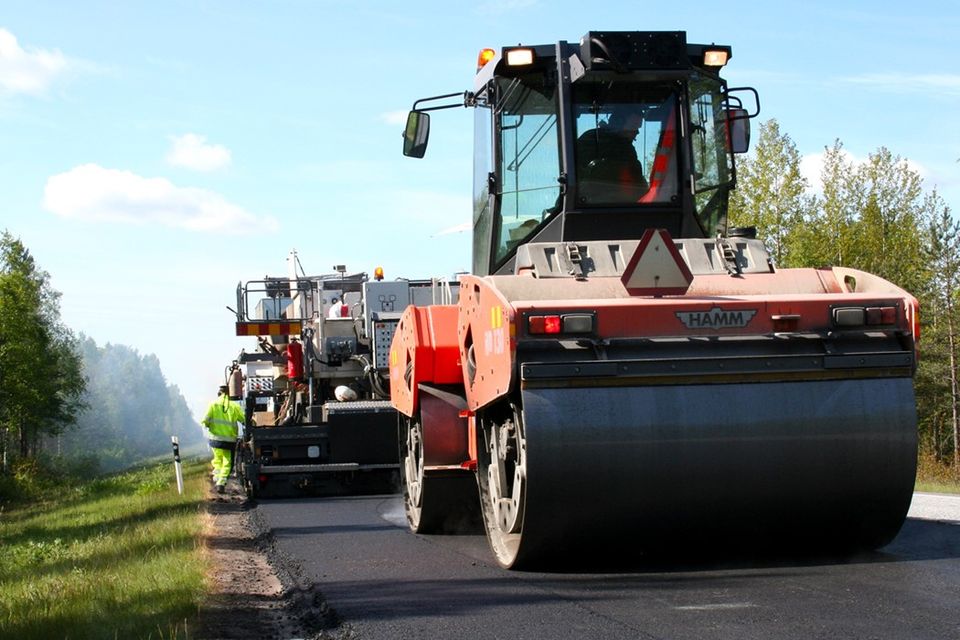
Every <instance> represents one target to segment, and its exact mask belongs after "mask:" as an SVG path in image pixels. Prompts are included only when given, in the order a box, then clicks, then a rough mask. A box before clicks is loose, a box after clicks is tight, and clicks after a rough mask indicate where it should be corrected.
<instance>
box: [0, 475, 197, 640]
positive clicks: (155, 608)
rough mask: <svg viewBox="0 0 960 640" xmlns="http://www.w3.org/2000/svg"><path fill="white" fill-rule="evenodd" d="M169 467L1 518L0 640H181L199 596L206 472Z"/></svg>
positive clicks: (100, 482) (107, 480) (87, 486)
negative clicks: (178, 477) (180, 488)
mask: <svg viewBox="0 0 960 640" xmlns="http://www.w3.org/2000/svg"><path fill="white" fill-rule="evenodd" d="M173 475H174V474H173V465H172V464H170V463H169V462H168V463H166V464H162V465H153V466H148V467H144V468H141V469H139V470H136V471H130V472H127V473H122V474H117V475H113V476H107V477H102V478H98V479H95V480H92V481H89V482H86V483H83V484H80V485H78V486H75V487H69V488H64V489H63V490H61V491H60V492H59V493H58V494H48V495H46V496H45V500H44V501H43V502H41V503H36V504H33V505H30V506H23V507H18V508H15V509H12V510H9V511H7V512H3V511H2V510H0V550H2V553H0V638H17V639H18V640H32V639H36V640H40V639H43V640H48V639H53V638H64V639H67V638H69V639H70V640H74V639H77V638H104V639H107V638H109V639H110V640H113V639H115V638H143V639H164V640H166V639H175V638H176V639H180V640H189V638H190V636H191V634H190V627H191V626H192V624H193V621H194V620H195V618H196V614H197V606H198V604H199V602H200V600H201V598H202V597H203V593H204V572H205V568H206V565H205V563H206V556H205V552H204V548H203V546H202V543H201V533H202V527H203V518H202V513H203V509H202V504H203V501H204V498H205V493H206V490H207V488H206V479H207V474H206V465H205V463H203V462H199V461H197V462H189V463H186V464H185V465H184V495H182V496H180V495H178V494H177V487H176V481H175V479H174V477H173Z"/></svg>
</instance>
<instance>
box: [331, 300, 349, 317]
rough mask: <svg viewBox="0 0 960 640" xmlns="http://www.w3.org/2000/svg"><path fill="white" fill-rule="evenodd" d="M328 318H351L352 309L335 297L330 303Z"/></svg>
mask: <svg viewBox="0 0 960 640" xmlns="http://www.w3.org/2000/svg"><path fill="white" fill-rule="evenodd" d="M327 317H328V318H331V319H334V320H335V319H337V318H348V317H350V308H349V307H348V306H347V303H346V302H340V299H339V298H337V297H336V296H334V298H333V300H331V301H330V310H329V311H327Z"/></svg>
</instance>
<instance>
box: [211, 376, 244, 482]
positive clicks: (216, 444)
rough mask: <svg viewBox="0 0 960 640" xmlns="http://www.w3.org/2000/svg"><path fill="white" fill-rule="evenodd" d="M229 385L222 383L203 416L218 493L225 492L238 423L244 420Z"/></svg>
mask: <svg viewBox="0 0 960 640" xmlns="http://www.w3.org/2000/svg"><path fill="white" fill-rule="evenodd" d="M228 391H229V388H228V387H227V385H225V384H224V385H220V389H219V395H218V397H217V399H216V400H214V401H213V402H212V403H211V404H210V408H209V409H207V415H206V416H205V417H204V418H203V421H202V422H203V426H204V427H205V429H206V432H207V440H208V442H209V444H210V449H211V450H212V451H213V459H212V460H211V462H210V463H211V465H212V466H213V481H214V484H216V486H217V493H223V492H224V491H226V488H227V476H229V475H230V469H231V464H232V462H233V448H234V446H235V445H236V443H237V423H238V422H243V411H242V410H241V409H240V407H239V406H238V405H237V404H235V403H234V402H232V401H231V400H230V396H229V394H228Z"/></svg>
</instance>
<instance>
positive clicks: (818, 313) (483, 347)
mask: <svg viewBox="0 0 960 640" xmlns="http://www.w3.org/2000/svg"><path fill="white" fill-rule="evenodd" d="M730 57H731V48H730V47H727V46H717V45H713V44H710V45H702V44H691V43H688V42H687V41H686V35H685V33H684V32H589V33H587V34H586V35H585V36H584V37H583V38H582V39H581V40H580V41H579V42H578V43H570V42H565V41H560V42H557V43H554V44H549V45H537V46H510V47H503V48H501V49H499V50H485V51H484V52H482V53H481V57H480V60H479V63H478V67H479V68H478V71H477V74H476V78H475V81H474V86H473V89H472V90H470V91H467V92H465V93H462V94H460V93H457V94H447V95H444V96H436V97H433V98H425V99H423V100H418V101H417V102H416V103H415V104H414V107H413V110H412V111H411V113H410V116H409V118H408V121H407V126H406V129H405V135H404V153H405V154H406V155H408V156H413V157H422V156H423V155H424V152H425V149H426V145H427V140H428V133H429V119H430V112H432V111H434V110H437V109H445V108H451V107H463V106H466V107H470V108H472V109H473V110H474V113H475V133H476V135H475V145H476V148H475V158H474V168H475V170H474V174H475V180H474V197H473V202H474V211H473V271H472V275H465V276H461V278H460V299H459V302H458V303H457V304H455V305H430V306H411V307H408V308H407V309H406V311H405V312H404V314H403V316H402V317H401V319H400V324H399V327H398V329H397V332H396V334H395V336H394V339H393V342H392V345H391V349H390V386H391V394H392V400H391V401H392V403H393V406H394V407H396V409H397V411H398V412H399V414H400V432H401V433H400V459H401V468H402V479H403V494H404V501H405V505H406V513H407V519H408V522H409V525H410V528H411V529H412V530H413V531H415V532H419V533H431V532H440V531H445V530H449V529H450V528H451V527H452V526H453V524H454V523H455V522H457V521H460V520H461V519H462V518H463V517H464V515H465V513H467V514H468V513H469V511H470V510H471V509H478V510H479V511H480V512H481V513H482V517H483V522H484V528H485V530H486V534H487V537H488V539H489V542H490V546H491V548H492V550H493V553H494V555H495V557H496V559H497V561H498V562H499V564H500V565H502V566H503V567H508V568H519V567H525V566H531V565H534V564H538V563H544V562H549V561H550V560H551V559H553V558H556V557H561V558H563V559H564V561H565V562H568V561H570V560H571V559H590V558H592V557H594V556H596V555H598V554H600V553H601V552H602V551H605V550H607V549H613V548H625V549H630V550H632V551H639V552H643V553H654V554H656V553H660V552H668V551H674V550H677V549H679V550H681V551H682V550H684V549H686V550H691V549H696V550H698V551H702V550H708V549H713V550H716V551H719V552H721V553H725V552H726V550H728V549H732V548H739V549H741V550H745V549H754V548H756V547H758V546H762V547H771V548H774V549H780V550H799V551H807V550H811V549H822V550H831V551H843V552H846V551H850V550H853V549H872V548H877V547H880V546H882V545H884V544H886V543H888V542H889V541H890V540H891V539H892V538H893V537H894V536H895V535H896V534H897V532H898V530H899V529H900V527H901V525H902V523H903V520H904V518H905V515H906V512H907V508H908V506H909V504H910V500H911V494H912V489H913V485H914V478H915V471H916V446H917V444H916V443H917V440H916V410H915V400H914V392H913V384H912V376H913V374H914V371H915V368H916V362H917V360H916V357H917V356H916V341H917V338H918V335H919V319H918V305H917V301H916V299H915V298H914V297H912V296H911V295H910V294H909V293H907V292H906V291H904V290H902V289H900V288H898V287H897V286H895V285H894V284H892V283H890V282H887V281H885V280H883V279H881V278H879V277H876V276H874V275H871V274H869V273H864V272H861V271H857V270H854V269H849V268H842V267H825V268H809V269H781V268H778V267H777V265H775V264H773V262H772V260H771V258H770V255H769V253H768V252H767V250H766V249H765V248H764V245H763V243H762V242H761V241H760V240H758V239H756V238H755V235H756V234H755V230H753V229H750V228H740V229H730V228H728V227H727V220H726V217H727V202H728V195H729V193H730V190H731V189H732V188H733V187H734V183H735V167H734V154H735V153H741V152H744V151H746V150H747V146H748V142H749V130H750V128H749V120H750V119H751V118H753V117H755V116H756V115H757V114H758V113H759V97H758V96H757V93H756V91H755V90H754V89H752V88H740V89H735V88H730V87H728V86H727V83H726V81H725V80H724V79H723V78H722V77H721V76H720V72H721V69H722V67H723V66H724V65H725V64H726V63H727V61H728V60H729V59H730Z"/></svg>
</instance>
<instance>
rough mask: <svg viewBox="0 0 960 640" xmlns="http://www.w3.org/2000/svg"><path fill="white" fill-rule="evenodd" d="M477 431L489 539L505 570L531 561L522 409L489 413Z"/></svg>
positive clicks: (480, 476)
mask: <svg viewBox="0 0 960 640" xmlns="http://www.w3.org/2000/svg"><path fill="white" fill-rule="evenodd" d="M478 426H479V428H478V429H477V439H478V443H477V457H478V466H477V484H478V485H479V488H480V504H481V511H482V513H483V520H484V526H485V528H486V531H487V539H488V540H489V542H490V547H491V549H492V550H493V553H494V556H495V557H496V559H497V562H498V563H499V564H500V566H502V567H504V568H507V569H509V568H520V567H521V566H522V565H524V564H525V563H527V562H528V561H529V558H526V557H525V556H526V555H527V554H525V552H524V547H523V544H522V541H523V521H524V513H525V511H526V494H527V491H526V484H527V465H526V460H527V441H526V436H525V434H524V427H523V419H522V415H521V412H520V410H519V409H518V408H517V407H516V406H515V405H511V406H510V407H509V409H507V410H504V411H494V412H486V413H485V414H484V415H483V416H482V417H480V418H479V422H478Z"/></svg>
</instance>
